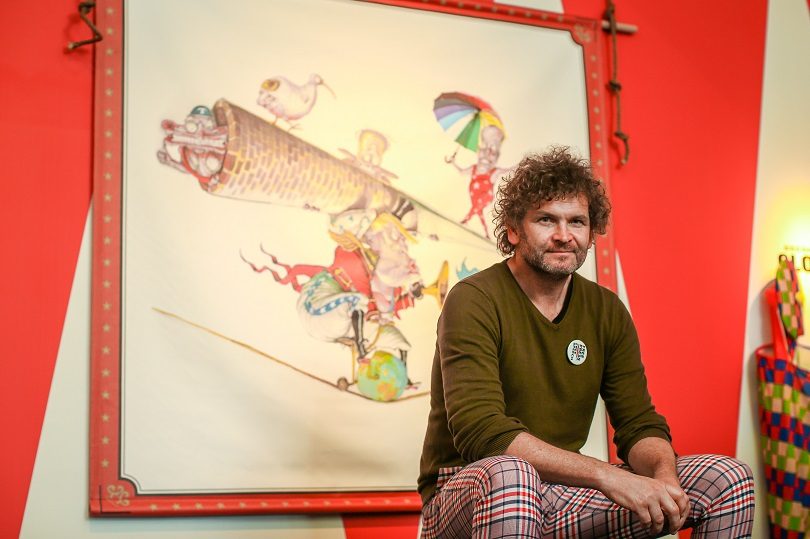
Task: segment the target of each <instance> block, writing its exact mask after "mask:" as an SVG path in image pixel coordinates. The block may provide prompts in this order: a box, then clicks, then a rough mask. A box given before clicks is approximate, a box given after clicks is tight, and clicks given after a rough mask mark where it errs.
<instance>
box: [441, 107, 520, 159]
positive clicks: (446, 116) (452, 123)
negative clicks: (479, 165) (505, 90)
mask: <svg viewBox="0 0 810 539" xmlns="http://www.w3.org/2000/svg"><path fill="white" fill-rule="evenodd" d="M433 114H434V115H435V116H436V119H437V120H438V121H439V125H441V126H442V129H444V130H445V131H448V130H450V129H451V128H454V127H456V128H457V127H458V126H463V127H462V128H461V131H460V132H459V134H458V135H457V136H456V142H457V143H458V144H459V146H463V147H465V148H467V149H468V150H472V151H477V150H478V142H479V140H480V135H481V130H482V129H484V128H485V127H487V126H490V125H494V126H495V127H497V128H498V129H500V130H501V131H502V132H503V133H504V135H506V131H505V130H504V128H503V123H502V122H501V119H500V118H499V117H498V113H497V112H495V111H494V110H493V109H492V107H491V106H490V104H489V103H487V102H486V101H484V100H483V99H480V98H478V97H475V96H473V95H469V94H463V93H461V92H446V93H443V94H441V95H440V96H439V97H437V98H436V99H435V100H434V101H433ZM456 152H458V149H456ZM455 155H456V154H455V153H454V154H453V157H455Z"/></svg>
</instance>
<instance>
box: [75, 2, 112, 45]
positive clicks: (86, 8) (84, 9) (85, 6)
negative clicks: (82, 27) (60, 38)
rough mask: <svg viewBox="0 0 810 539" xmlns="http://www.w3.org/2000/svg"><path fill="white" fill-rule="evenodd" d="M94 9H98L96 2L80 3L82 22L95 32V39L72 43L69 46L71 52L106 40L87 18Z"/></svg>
mask: <svg viewBox="0 0 810 539" xmlns="http://www.w3.org/2000/svg"><path fill="white" fill-rule="evenodd" d="M94 7H96V2H95V0H85V1H83V2H79V17H81V18H82V20H83V21H84V22H85V23H86V24H87V26H89V27H90V30H92V31H93V37H91V38H90V39H84V40H82V41H71V42H70V43H68V45H67V48H68V50H69V51H72V50H73V49H77V48H79V47H82V46H84V45H90V44H91V43H98V42H99V41H101V40H102V39H104V36H102V35H101V32H99V31H98V28H96V25H95V24H93V21H91V20H90V18H89V17H88V16H87V15H88V14H89V13H90V11H91V10H92V9H93V8H94Z"/></svg>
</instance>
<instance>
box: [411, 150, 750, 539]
mask: <svg viewBox="0 0 810 539" xmlns="http://www.w3.org/2000/svg"><path fill="white" fill-rule="evenodd" d="M498 195H499V200H498V202H497V204H496V209H495V221H494V222H495V225H496V230H495V232H496V236H497V240H498V248H499V249H500V250H501V252H502V253H503V254H504V255H512V256H511V257H510V258H508V259H507V260H505V261H504V262H502V263H499V264H495V265H494V266H492V267H490V268H489V269H486V270H484V271H482V272H479V273H477V274H475V275H473V276H471V277H468V278H467V279H465V280H464V281H461V282H459V283H458V284H457V285H456V286H455V287H454V288H453V290H452V291H451V292H450V294H449V295H448V297H447V300H446V303H445V305H444V309H443V311H442V315H441V318H440V319H439V324H438V337H437V343H436V356H435V359H434V364H433V374H432V380H431V383H432V387H431V411H430V416H429V422H428V428H427V434H426V436H425V443H424V448H423V451H422V461H421V473H420V477H419V492H420V494H421V495H422V498H423V501H424V506H423V510H422V520H423V537H425V538H433V537H470V536H472V537H578V538H579V537H650V536H656V535H659V534H667V533H671V532H674V531H676V530H678V529H681V528H683V527H691V528H693V534H692V537H693V538H709V537H712V538H715V537H717V538H719V537H724V538H726V537H727V538H733V539H737V538H740V537H750V534H751V526H752V520H753V510H754V495H753V480H752V479H751V472H750V470H749V469H748V467H747V466H746V465H745V464H743V463H741V462H739V461H736V460H734V459H731V458H728V457H721V456H713V455H699V456H691V457H678V458H676V456H675V454H674V452H673V450H672V447H671V445H670V441H671V438H670V433H669V427H668V426H667V423H666V421H665V419H664V418H663V417H662V416H661V415H659V414H658V413H656V411H655V408H654V406H653V405H652V402H651V399H650V396H649V394H648V392H647V382H646V378H645V376H644V369H643V367H642V365H641V360H640V353H639V344H638V337H637V335H636V331H635V328H634V326H633V322H632V320H631V319H630V315H629V313H628V312H627V309H625V307H624V306H623V304H622V303H621V301H620V300H619V299H618V298H617V297H616V295H615V294H613V293H612V292H610V291H608V290H607V289H605V288H602V287H600V286H599V285H597V284H595V283H592V282H590V281H588V280H586V279H584V278H582V277H580V276H579V275H578V274H576V273H574V272H575V271H576V270H577V269H578V268H579V267H580V266H581V265H582V263H583V262H584V261H585V257H586V255H587V251H588V248H589V247H590V245H591V244H592V243H593V240H594V235H595V234H603V233H604V232H605V228H606V226H607V220H608V216H609V214H610V204H609V202H608V200H607V197H606V195H605V191H604V188H603V187H602V185H601V183H600V182H599V181H597V180H595V179H594V178H593V175H592V172H591V170H590V167H589V165H588V163H587V162H586V161H584V160H581V159H578V158H576V157H574V156H572V155H571V153H570V152H569V151H568V149H566V148H552V149H551V150H550V151H549V152H548V153H546V154H544V155H535V156H530V157H527V158H525V159H524V160H523V161H522V162H521V163H520V165H519V166H518V167H517V169H516V170H515V172H514V173H513V174H512V175H511V177H510V178H509V179H507V180H506V181H505V182H504V184H503V185H502V186H501V187H500V189H499V192H498ZM599 394H601V395H602V397H603V399H604V401H605V404H606V406H607V409H608V412H609V415H610V419H611V422H612V424H613V426H614V428H615V431H616V433H615V437H614V441H615V443H616V445H617V447H618V452H619V456H620V457H621V459H622V460H623V461H624V462H626V463H627V465H623V466H614V465H610V464H607V463H605V462H602V461H599V460H596V459H593V458H590V457H586V456H584V455H581V454H579V453H578V451H579V449H580V448H581V447H582V445H583V444H584V443H585V440H586V438H587V435H588V429H589V426H590V424H591V420H592V419H593V413H594V406H595V404H596V400H597V396H598V395H599Z"/></svg>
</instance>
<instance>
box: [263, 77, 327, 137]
mask: <svg viewBox="0 0 810 539" xmlns="http://www.w3.org/2000/svg"><path fill="white" fill-rule="evenodd" d="M318 86H323V87H324V88H326V89H327V90H329V93H331V94H332V96H333V97H334V96H335V92H333V91H332V89H331V88H330V87H329V86H328V85H327V84H326V83H325V82H324V81H323V79H322V78H321V77H320V75H317V74H314V73H313V74H312V75H310V76H309V80H307V82H306V83H304V84H300V85H299V84H295V83H294V82H292V81H290V80H289V79H288V78H286V77H282V76H280V75H277V76H275V77H272V78H269V79H267V80H265V81H264V82H263V83H262V85H261V87H260V88H259V97H258V99H257V100H256V102H257V103H258V104H259V105H261V106H262V107H264V108H266V109H267V110H268V111H269V112H270V114H272V115H273V116H274V119H273V124H274V125H275V123H276V122H277V121H278V119H279V118H281V119H282V120H284V121H285V122H287V124H289V126H290V127H289V130H292V129H295V128H296V127H298V124H294V123H293V121H294V120H300V119H301V118H303V117H304V116H306V115H307V114H309V111H311V110H312V107H314V106H315V101H316V100H317V99H318Z"/></svg>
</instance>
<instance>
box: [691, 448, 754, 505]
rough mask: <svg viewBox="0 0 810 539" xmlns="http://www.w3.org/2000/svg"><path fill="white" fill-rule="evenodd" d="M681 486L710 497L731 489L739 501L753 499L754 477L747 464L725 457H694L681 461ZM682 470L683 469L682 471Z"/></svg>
mask: <svg viewBox="0 0 810 539" xmlns="http://www.w3.org/2000/svg"><path fill="white" fill-rule="evenodd" d="M678 463H679V467H680V468H681V469H680V470H679V473H680V474H681V475H682V477H681V482H682V483H683V485H684V487H685V488H694V489H697V490H699V491H701V492H704V493H706V494H708V493H709V492H710V491H714V495H715V496H716V495H721V494H720V493H721V492H725V491H727V490H728V489H731V490H732V491H733V492H734V496H735V497H740V498H743V497H746V496H751V497H753V490H754V476H753V473H752V472H751V468H750V467H749V466H748V464H746V463H745V462H743V461H741V460H738V459H736V458H733V457H727V456H725V455H693V456H689V457H683V458H682V459H679V460H678ZM681 466H682V467H681Z"/></svg>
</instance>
